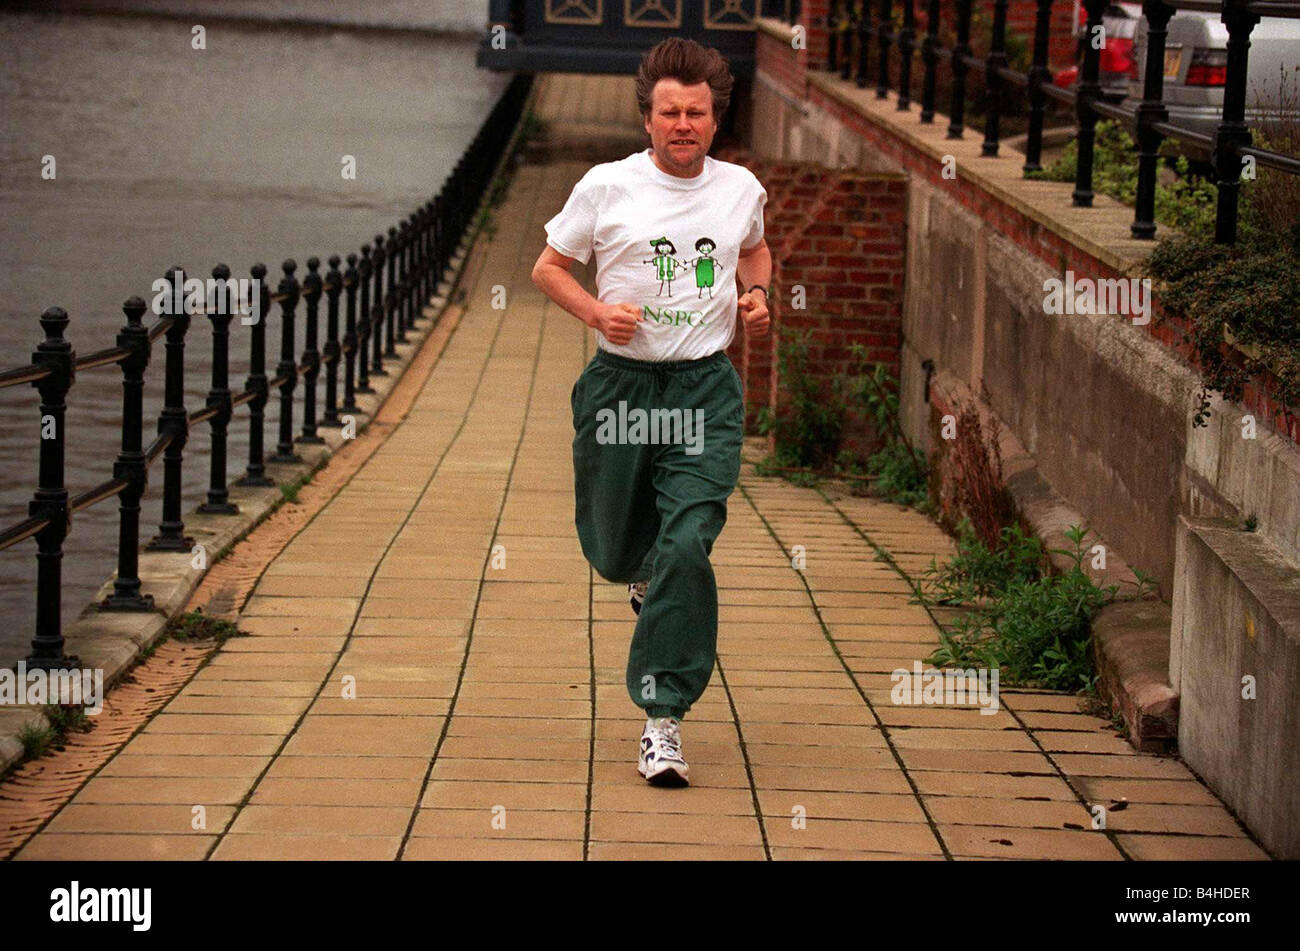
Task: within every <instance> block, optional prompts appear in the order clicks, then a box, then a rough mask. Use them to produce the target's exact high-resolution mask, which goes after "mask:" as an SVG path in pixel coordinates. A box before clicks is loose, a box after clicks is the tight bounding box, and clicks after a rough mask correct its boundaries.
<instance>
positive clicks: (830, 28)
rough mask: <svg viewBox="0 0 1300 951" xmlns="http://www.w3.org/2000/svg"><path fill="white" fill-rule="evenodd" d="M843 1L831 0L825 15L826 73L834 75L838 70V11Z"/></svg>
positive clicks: (839, 27) (839, 28)
mask: <svg viewBox="0 0 1300 951" xmlns="http://www.w3.org/2000/svg"><path fill="white" fill-rule="evenodd" d="M844 2H845V0H832V2H831V9H830V13H828V14H827V15H826V27H827V29H826V34H827V35H826V72H828V73H834V72H835V71H836V70H838V69H839V68H840V65H839V64H840V50H839V42H840V37H839V31H840V30H841V29H842V27H841V26H840V11H841V10H842V9H843V7H844Z"/></svg>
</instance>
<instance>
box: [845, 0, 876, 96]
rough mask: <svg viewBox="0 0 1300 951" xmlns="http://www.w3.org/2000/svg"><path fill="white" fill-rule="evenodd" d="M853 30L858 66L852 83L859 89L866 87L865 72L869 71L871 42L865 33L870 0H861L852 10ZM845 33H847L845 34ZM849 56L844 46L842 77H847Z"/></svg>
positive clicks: (867, 28)
mask: <svg viewBox="0 0 1300 951" xmlns="http://www.w3.org/2000/svg"><path fill="white" fill-rule="evenodd" d="M852 23H853V30H852V32H853V33H854V34H855V35H856V36H857V38H858V68H857V78H856V79H855V80H854V84H855V85H856V86H857V87H858V88H859V89H866V88H867V73H868V72H870V70H869V69H868V66H867V57H869V56H870V55H871V43H870V41H869V40H868V38H867V33H868V32H869V31H870V29H871V0H861V2H860V3H859V4H858V6H857V8H856V9H854V11H853V19H852ZM846 35H847V34H846ZM848 66H849V57H848V47H847V46H846V47H845V53H844V78H845V79H848V78H849V68H848Z"/></svg>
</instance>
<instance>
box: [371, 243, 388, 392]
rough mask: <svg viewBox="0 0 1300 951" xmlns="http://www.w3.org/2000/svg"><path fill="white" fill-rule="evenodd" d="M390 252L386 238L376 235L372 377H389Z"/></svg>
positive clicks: (372, 319)
mask: <svg viewBox="0 0 1300 951" xmlns="http://www.w3.org/2000/svg"><path fill="white" fill-rule="evenodd" d="M387 257H388V252H387V251H386V249H385V247H384V236H383V235H382V234H377V235H375V253H374V254H372V255H371V257H370V260H371V261H373V262H374V265H375V302H374V308H373V312H372V314H371V317H370V337H371V341H372V342H373V343H374V359H373V361H372V363H371V365H370V375H371V376H388V371H387V370H385V369H384V311H385V309H386V308H387V307H388V301H386V300H385V299H384V261H385V260H386V259H387Z"/></svg>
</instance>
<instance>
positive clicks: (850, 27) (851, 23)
mask: <svg viewBox="0 0 1300 951" xmlns="http://www.w3.org/2000/svg"><path fill="white" fill-rule="evenodd" d="M865 2H867V0H858V6H856V7H855V6H854V4H853V0H849V2H848V3H846V4H845V5H844V6H845V14H844V30H843V32H842V33H841V34H840V42H841V43H843V47H842V48H841V49H840V79H848V78H849V77H850V76H851V75H852V70H853V34H854V33H857V32H858V31H860V30H861V29H862V26H863V23H862V14H861V13H860V12H859V7H861V5H862V4H863V3H865Z"/></svg>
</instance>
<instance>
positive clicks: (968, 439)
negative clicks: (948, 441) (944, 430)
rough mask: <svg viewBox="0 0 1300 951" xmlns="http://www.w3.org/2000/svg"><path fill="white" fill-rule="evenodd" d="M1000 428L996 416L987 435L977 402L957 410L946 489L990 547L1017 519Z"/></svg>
mask: <svg viewBox="0 0 1300 951" xmlns="http://www.w3.org/2000/svg"><path fill="white" fill-rule="evenodd" d="M1001 431H1002V430H1001V424H1000V423H999V422H998V418H997V417H996V416H993V417H991V418H990V419H989V431H988V435H987V436H986V435H985V433H984V425H983V422H982V421H981V419H980V413H979V409H978V408H977V407H976V406H975V404H974V403H969V404H967V405H965V406H963V407H961V408H960V409H959V410H958V413H957V418H956V436H955V438H954V439H953V441H952V449H951V451H950V452H949V453H948V463H949V464H948V473H947V476H948V478H947V487H946V488H945V490H944V496H945V498H947V499H948V500H949V501H950V503H951V506H952V507H953V508H955V509H956V510H957V511H958V512H959V513H960V514H961V515H962V516H964V517H965V518H966V519H968V520H969V521H970V524H971V527H972V528H973V529H974V532H975V534H976V535H978V536H979V537H980V538H981V539H982V540H983V542H984V544H985V545H986V546H988V547H989V548H995V547H997V545H998V542H999V539H1000V537H1001V533H1002V529H1003V528H1004V527H1005V526H1007V525H1011V524H1013V523H1014V522H1015V520H1016V511H1015V502H1014V500H1013V499H1012V498H1011V493H1010V492H1009V491H1007V486H1006V482H1005V481H1004V480H1003V478H1002V453H1001V450H1000V449H999V437H1000V434H1001Z"/></svg>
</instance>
